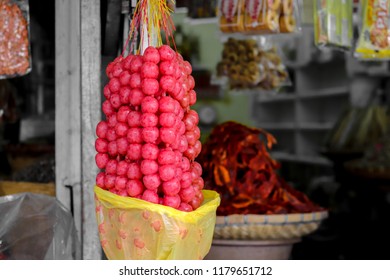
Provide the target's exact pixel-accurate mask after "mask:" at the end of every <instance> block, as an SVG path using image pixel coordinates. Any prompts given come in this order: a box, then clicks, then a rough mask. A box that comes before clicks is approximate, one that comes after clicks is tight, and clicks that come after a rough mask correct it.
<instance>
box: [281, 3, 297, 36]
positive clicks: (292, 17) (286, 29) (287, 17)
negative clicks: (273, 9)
mask: <svg viewBox="0 0 390 280" xmlns="http://www.w3.org/2000/svg"><path fill="white" fill-rule="evenodd" d="M279 26H280V33H292V32H297V31H299V30H300V22H299V2H298V1H295V0H282V6H281V14H280V19H279Z"/></svg>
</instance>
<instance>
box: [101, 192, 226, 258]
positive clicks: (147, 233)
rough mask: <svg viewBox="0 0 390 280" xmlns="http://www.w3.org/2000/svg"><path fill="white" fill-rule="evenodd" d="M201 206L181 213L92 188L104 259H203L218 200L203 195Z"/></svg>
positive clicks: (211, 194) (212, 232) (212, 194)
mask: <svg viewBox="0 0 390 280" xmlns="http://www.w3.org/2000/svg"><path fill="white" fill-rule="evenodd" d="M203 194H204V202H203V204H202V205H201V206H200V207H199V208H198V209H197V210H195V211H192V212H183V211H179V210H176V209H174V208H171V207H167V206H163V205H159V204H153V203H150V202H147V201H144V200H140V199H135V198H129V197H120V196H118V195H115V194H113V193H111V192H109V191H105V190H103V189H101V188H99V187H95V202H96V217H97V221H98V228H99V235H100V240H101V244H102V248H103V250H104V252H105V254H106V256H107V258H108V259H116V260H125V259H133V260H184V259H188V260H190V259H203V258H204V257H205V256H206V254H207V253H208V252H209V250H210V247H211V242H212V238H213V234H214V227H215V221H216V209H217V207H218V206H219V203H220V198H219V195H218V193H216V192H214V191H207V190H204V191H203Z"/></svg>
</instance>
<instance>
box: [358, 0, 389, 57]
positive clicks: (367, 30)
mask: <svg viewBox="0 0 390 280" xmlns="http://www.w3.org/2000/svg"><path fill="white" fill-rule="evenodd" d="M389 21H390V1H389V0H363V3H362V26H361V31H360V36H359V40H358V44H357V47H356V51H355V56H356V57H357V58H360V59H384V60H388V59H390V39H389V32H390V26H389Z"/></svg>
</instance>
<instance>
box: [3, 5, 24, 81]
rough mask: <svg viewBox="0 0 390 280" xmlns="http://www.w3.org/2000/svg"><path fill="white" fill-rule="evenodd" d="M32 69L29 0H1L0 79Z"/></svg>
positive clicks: (22, 73) (20, 74)
mask: <svg viewBox="0 0 390 280" xmlns="http://www.w3.org/2000/svg"><path fill="white" fill-rule="evenodd" d="M30 71H31V56H30V41H29V6H28V1H27V0H0V79H5V78H12V77H16V76H22V75H25V74H27V73H29V72H30Z"/></svg>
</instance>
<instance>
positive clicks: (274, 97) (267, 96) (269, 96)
mask: <svg viewBox="0 0 390 280" xmlns="http://www.w3.org/2000/svg"><path fill="white" fill-rule="evenodd" d="M295 98H296V96H295V94H294V93H276V92H272V93H268V92H260V93H259V97H258V98H257V101H258V102H260V103H274V102H286V101H293V100H295Z"/></svg>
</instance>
